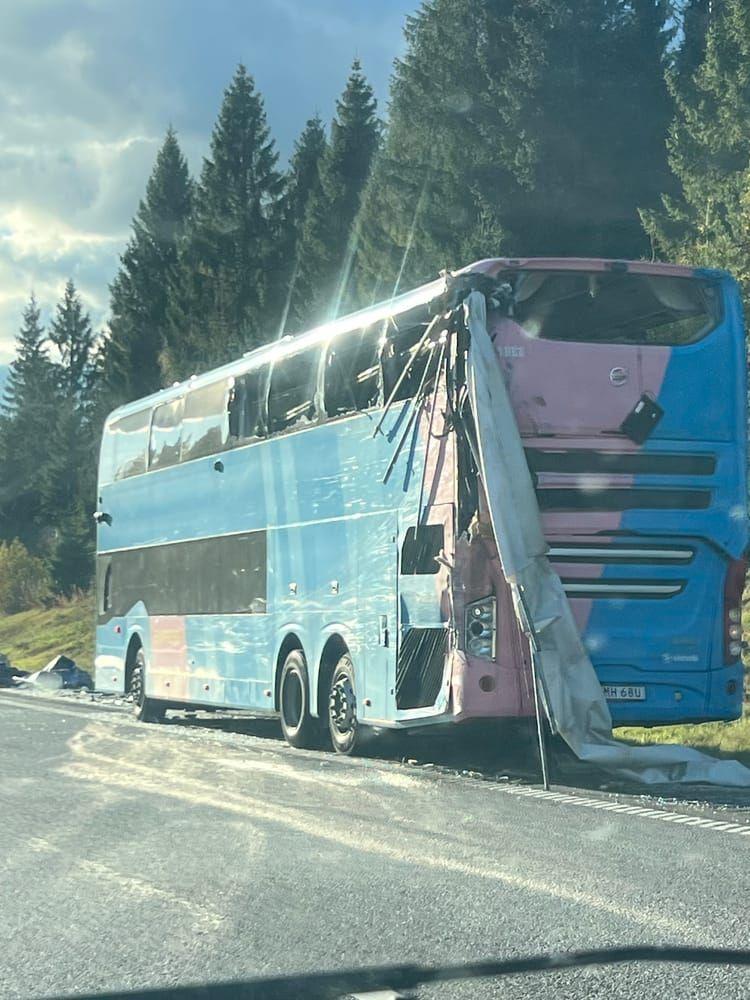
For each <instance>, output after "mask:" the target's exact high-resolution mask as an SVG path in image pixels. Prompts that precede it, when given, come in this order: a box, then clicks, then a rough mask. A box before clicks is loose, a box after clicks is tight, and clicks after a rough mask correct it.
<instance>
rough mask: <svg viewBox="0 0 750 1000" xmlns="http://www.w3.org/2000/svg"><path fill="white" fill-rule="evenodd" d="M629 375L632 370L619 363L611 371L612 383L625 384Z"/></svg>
mask: <svg viewBox="0 0 750 1000" xmlns="http://www.w3.org/2000/svg"><path fill="white" fill-rule="evenodd" d="M629 375H630V372H629V371H628V370H627V368H621V367H620V366H619V365H617V366H616V367H615V368H613V369H612V371H611V372H610V373H609V381H610V382H611V383H612V385H625V383H626V382H627V380H628V377H629Z"/></svg>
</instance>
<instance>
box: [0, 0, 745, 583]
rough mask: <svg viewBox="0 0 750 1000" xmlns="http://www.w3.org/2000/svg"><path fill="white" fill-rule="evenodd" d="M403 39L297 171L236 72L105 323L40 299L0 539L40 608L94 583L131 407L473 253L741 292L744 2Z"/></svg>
mask: <svg viewBox="0 0 750 1000" xmlns="http://www.w3.org/2000/svg"><path fill="white" fill-rule="evenodd" d="M405 33H406V49H405V54H404V56H403V57H402V58H401V59H399V60H397V62H396V63H395V66H394V71H393V75H392V79H391V92H390V99H389V103H388V107H387V108H378V107H377V106H376V101H375V98H374V95H373V92H372V89H371V87H370V86H369V84H368V81H367V78H366V75H365V68H363V67H362V66H360V64H359V62H358V61H357V60H355V61H354V63H353V65H352V68H351V72H350V75H349V78H348V80H346V81H342V83H343V84H344V86H343V90H342V93H341V96H340V97H339V99H338V101H337V102H336V106H335V108H334V109H332V118H331V120H330V122H326V121H324V120H322V119H321V118H320V117H318V116H314V117H311V118H310V119H309V121H308V122H307V124H306V125H305V126H304V128H303V130H302V132H301V134H300V135H299V137H298V139H297V141H296V144H295V146H294V150H293V153H292V155H291V157H290V158H289V162H288V163H287V164H283V163H281V162H280V158H279V154H278V151H277V148H276V144H275V141H274V137H273V134H272V130H271V126H270V124H269V122H268V120H267V117H266V113H265V109H264V101H263V96H262V94H261V93H259V91H258V89H257V87H256V85H255V82H254V79H253V76H252V73H251V67H249V68H245V67H244V66H242V65H240V66H239V67H237V69H236V70H235V72H234V75H233V77H232V78H231V80H230V82H229V85H228V86H227V88H226V90H225V92H224V97H223V101H222V104H221V107H220V108H219V112H218V116H217V119H216V122H215V125H214V128H213V132H212V134H211V139H210V147H209V152H208V155H207V156H206V157H205V159H204V161H203V164H202V166H201V168H200V171H199V173H198V175H197V176H195V177H193V176H191V174H190V171H189V169H188V164H187V162H186V159H185V157H184V155H183V153H182V151H181V149H180V144H179V137H178V135H177V134H176V133H175V132H174V131H173V130H172V129H171V128H170V129H168V130H167V132H166V135H165V137H164V141H163V144H162V146H161V148H160V150H159V153H158V156H157V157H156V161H155V163H154V166H153V170H152V173H151V176H150V178H149V180H148V183H147V185H146V189H145V192H144V193H143V197H142V200H141V202H140V204H139V205H138V206H137V207H136V206H134V209H135V215H134V218H133V222H132V231H131V236H130V239H129V242H128V243H127V246H125V248H124V249H123V251H122V254H121V257H120V265H119V270H118V272H117V274H116V275H113V279H112V282H111V285H110V295H111V299H110V318H109V321H108V324H107V327H106V329H104V330H94V329H93V328H92V324H91V321H90V319H89V317H88V316H87V314H86V312H85V310H84V309H83V306H82V304H81V300H80V298H79V295H78V293H77V291H76V288H75V286H74V284H73V283H72V282H68V284H67V286H66V288H65V291H64V295H63V297H62V299H61V301H60V302H59V303H58V305H57V307H56V311H55V312H54V314H53V316H52V319H51V320H50V322H49V323H48V324H46V325H42V322H41V319H40V309H39V305H38V303H37V302H36V301H35V300H34V298H33V297H32V298H31V299H30V300H29V302H28V305H27V307H26V309H25V311H24V313H23V316H22V317H19V320H20V324H19V331H18V337H17V344H16V356H15V360H14V362H13V364H12V365H11V369H10V375H9V380H8V383H7V386H6V389H5V393H4V398H3V401H2V412H1V414H0V467H1V468H2V469H3V470H4V475H3V478H2V482H0V543H3V544H2V548H0V551H2V549H3V548H4V549H5V551H6V552H10V551H11V550H13V551H14V552H15V553H16V554H17V553H18V552H20V551H21V550H20V548H19V544H20V545H22V546H24V547H25V549H26V550H27V551H28V553H29V554H30V558H32V559H33V560H34V565H35V566H37V567H38V572H37V573H36V574H35V578H36V580H37V582H39V580H40V579H42V581H43V584H44V585H40V586H37V587H36V588H35V589H34V591H33V593H34V597H33V600H34V601H39V600H40V599H42V598H44V597H47V598H49V597H51V596H52V595H54V594H62V595H66V594H71V593H73V592H75V591H77V590H85V589H86V588H88V587H89V585H90V583H91V579H92V574H93V550H94V532H93V527H94V526H93V521H92V512H93V510H94V507H95V499H96V497H95V492H96V460H97V449H98V437H99V433H100V429H101V426H102V422H103V420H104V417H105V416H106V414H107V413H108V412H109V411H110V410H111V409H112V408H113V407H115V406H117V405H119V404H121V403H124V402H127V401H129V400H132V399H135V398H137V397H139V396H143V395H145V394H148V393H151V392H153V391H155V390H157V389H159V388H161V387H163V386H165V385H169V384H171V383H172V382H173V381H175V380H181V379H184V378H186V377H188V376H190V375H191V374H192V373H194V372H197V371H203V370H205V369H207V368H210V367H212V366H214V365H216V364H219V363H221V362H224V361H227V360H229V359H231V358H233V357H236V356H237V355H238V354H240V353H242V352H244V351H247V350H249V349H251V348H253V347H256V346H259V345H261V344H263V343H266V342H268V341H269V340H275V339H276V338H278V337H279V336H280V335H282V334H285V333H286V334H294V333H297V332H299V331H301V330H303V329H305V328H308V327H310V326H312V325H313V324H315V323H317V322H320V321H322V320H325V319H327V318H332V317H334V316H336V315H340V314H342V313H344V312H347V311H350V310H351V309H352V308H355V307H359V306H362V305H367V304H370V303H372V302H374V301H377V300H379V299H384V298H388V297H389V296H391V295H392V294H393V293H394V292H397V291H399V290H405V289H407V288H409V287H412V286H414V285H415V284H417V283H419V282H421V281H424V280H427V279H430V278H432V277H435V276H436V275H437V273H438V271H439V270H441V269H442V268H445V267H457V266H459V265H462V264H465V263H468V262H470V261H471V260H473V259H478V258H481V257H487V256H526V255H580V256H595V257H614V258H647V259H659V260H672V261H678V262H684V263H689V264H693V265H709V266H715V267H726V268H729V269H730V270H731V271H733V272H734V274H735V275H736V276H737V278H738V279H739V281H740V282H741V284H742V286H743V289H744V290H745V292H746V294H747V293H750V5H748V4H747V2H746V0H679V2H678V0H672V2H669V0H425V2H424V3H423V4H422V5H421V7H420V8H419V10H418V11H417V12H416V13H415V14H414V15H413V16H411V17H409V18H408V19H407V23H406V26H405ZM300 99H301V100H303V99H304V95H300ZM311 110H312V109H311ZM45 581H46V582H45Z"/></svg>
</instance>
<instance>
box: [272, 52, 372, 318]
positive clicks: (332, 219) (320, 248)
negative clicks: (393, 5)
mask: <svg viewBox="0 0 750 1000" xmlns="http://www.w3.org/2000/svg"><path fill="white" fill-rule="evenodd" d="M376 109H377V104H376V101H375V97H374V95H373V91H372V88H371V87H370V85H369V83H368V82H367V80H366V79H365V76H364V74H363V73H362V67H361V65H360V63H359V60H358V59H355V60H354V63H353V64H352V70H351V74H350V76H349V79H348V81H347V84H346V88H345V90H344V92H343V94H342V95H341V98H340V99H339V100H338V101H337V103H336V116H335V118H334V119H333V122H332V124H331V141H330V144H329V146H328V148H327V149H326V151H325V153H324V154H323V157H322V159H321V162H320V184H319V185H317V186H314V187H313V188H312V190H311V193H310V196H309V199H308V203H307V209H306V212H305V220H304V224H303V227H302V237H301V240H300V244H299V268H298V271H297V280H296V283H295V287H294V290H293V294H292V317H293V320H292V323H293V325H294V326H295V328H297V329H299V328H300V327H304V326H310V325H312V324H313V323H315V322H319V321H323V320H325V319H329V318H331V317H333V316H335V315H337V314H338V312H339V311H340V308H341V303H342V300H343V299H344V297H345V296H346V295H347V290H348V279H349V272H350V268H351V261H352V257H353V252H354V246H355V243H356V231H353V225H354V221H355V218H356V216H357V213H358V211H359V207H360V201H361V197H362V191H363V190H364V187H365V184H366V183H367V178H368V176H369V174H370V170H371V167H372V163H373V158H374V156H375V153H376V151H377V149H378V145H379V142H380V134H381V124H380V122H379V121H378V118H377V116H376Z"/></svg>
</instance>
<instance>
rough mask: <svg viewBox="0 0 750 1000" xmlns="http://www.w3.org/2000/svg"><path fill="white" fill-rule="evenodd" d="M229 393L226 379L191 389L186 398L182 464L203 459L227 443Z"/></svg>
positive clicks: (183, 420)
mask: <svg viewBox="0 0 750 1000" xmlns="http://www.w3.org/2000/svg"><path fill="white" fill-rule="evenodd" d="M227 391H228V386H227V382H226V380H225V379H222V380H221V381H220V382H214V383H213V384H211V385H204V386H201V387H200V388H198V389H192V390H191V391H190V392H189V393H188V394H187V397H186V399H185V411H184V414H183V418H182V442H181V453H180V461H181V462H189V461H190V460H191V459H193V458H204V457H205V456H206V455H213V454H215V453H216V452H217V451H221V450H222V449H223V448H224V447H225V446H226V443H227V434H228V426H227V425H228V420H227Z"/></svg>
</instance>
